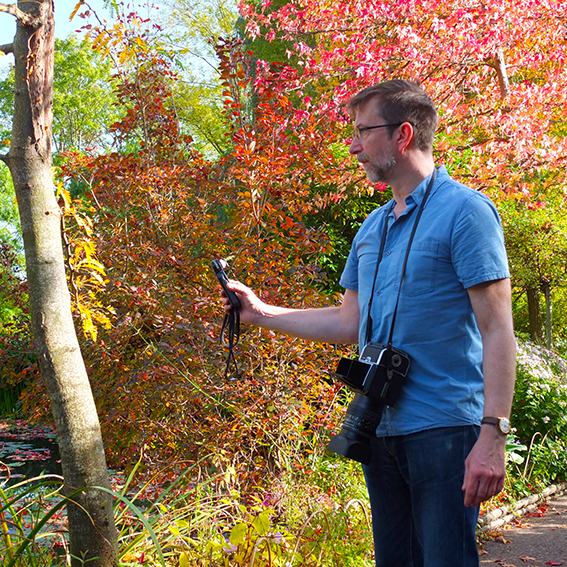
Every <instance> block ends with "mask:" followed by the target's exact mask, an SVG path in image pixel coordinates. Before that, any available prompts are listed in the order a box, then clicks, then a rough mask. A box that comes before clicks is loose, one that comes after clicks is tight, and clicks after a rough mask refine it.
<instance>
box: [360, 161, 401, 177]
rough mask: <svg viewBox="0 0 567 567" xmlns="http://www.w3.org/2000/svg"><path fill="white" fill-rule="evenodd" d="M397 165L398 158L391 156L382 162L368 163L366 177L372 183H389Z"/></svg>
mask: <svg viewBox="0 0 567 567" xmlns="http://www.w3.org/2000/svg"><path fill="white" fill-rule="evenodd" d="M395 166H396V158H394V157H390V158H388V159H387V160H384V161H382V162H381V163H372V162H370V161H369V162H367V163H366V177H368V179H369V180H370V181H372V183H388V182H389V180H390V177H391V173H392V171H393V170H394V167H395Z"/></svg>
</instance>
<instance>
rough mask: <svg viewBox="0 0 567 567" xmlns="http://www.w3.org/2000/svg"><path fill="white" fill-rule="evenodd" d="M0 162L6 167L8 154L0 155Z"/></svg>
mask: <svg viewBox="0 0 567 567" xmlns="http://www.w3.org/2000/svg"><path fill="white" fill-rule="evenodd" d="M0 161H3V162H4V163H5V164H6V165H8V154H0Z"/></svg>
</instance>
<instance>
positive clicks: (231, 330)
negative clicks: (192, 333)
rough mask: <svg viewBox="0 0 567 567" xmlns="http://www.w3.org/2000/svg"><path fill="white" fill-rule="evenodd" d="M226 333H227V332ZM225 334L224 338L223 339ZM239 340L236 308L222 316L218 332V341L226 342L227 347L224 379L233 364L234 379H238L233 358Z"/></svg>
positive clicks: (238, 312)
mask: <svg viewBox="0 0 567 567" xmlns="http://www.w3.org/2000/svg"><path fill="white" fill-rule="evenodd" d="M227 331H228V332H227ZM225 333H226V337H225ZM239 338H240V310H239V309H238V308H237V307H232V309H231V310H230V311H229V312H228V313H227V314H226V315H225V316H224V320H223V322H222V328H221V332H220V340H221V343H222V342H226V344H227V346H228V358H227V361H226V368H225V371H224V377H225V378H228V371H229V370H230V363H231V362H232V364H234V369H235V377H236V378H238V364H237V363H236V358H235V356H234V345H236V344H237V343H238V339H239Z"/></svg>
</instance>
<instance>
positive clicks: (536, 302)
mask: <svg viewBox="0 0 567 567" xmlns="http://www.w3.org/2000/svg"><path fill="white" fill-rule="evenodd" d="M527 296H528V314H529V318H530V339H531V340H532V342H534V343H536V344H538V345H543V317H542V314H541V302H540V292H539V288H537V287H529V288H528V289H527Z"/></svg>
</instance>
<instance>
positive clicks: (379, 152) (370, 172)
mask: <svg viewBox="0 0 567 567" xmlns="http://www.w3.org/2000/svg"><path fill="white" fill-rule="evenodd" d="M378 102H379V101H378V98H377V97H374V98H371V99H369V100H367V101H366V102H364V103H363V104H362V105H361V106H360V107H359V108H358V110H357V111H356V116H355V121H354V132H355V133H354V136H353V140H352V143H351V145H350V147H349V151H350V153H351V154H352V155H355V156H356V158H357V159H358V161H359V162H360V163H361V164H362V167H364V170H365V171H366V176H367V177H368V179H370V181H372V182H373V183H388V182H389V181H390V179H391V177H392V174H393V171H394V168H395V166H396V157H395V151H394V150H395V146H394V143H393V141H392V138H391V137H390V135H389V133H388V128H373V129H371V130H365V128H368V127H374V126H380V125H383V124H386V121H385V120H384V118H382V116H380V114H379V112H378ZM359 128H360V130H361V131H359Z"/></svg>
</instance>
